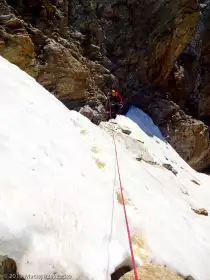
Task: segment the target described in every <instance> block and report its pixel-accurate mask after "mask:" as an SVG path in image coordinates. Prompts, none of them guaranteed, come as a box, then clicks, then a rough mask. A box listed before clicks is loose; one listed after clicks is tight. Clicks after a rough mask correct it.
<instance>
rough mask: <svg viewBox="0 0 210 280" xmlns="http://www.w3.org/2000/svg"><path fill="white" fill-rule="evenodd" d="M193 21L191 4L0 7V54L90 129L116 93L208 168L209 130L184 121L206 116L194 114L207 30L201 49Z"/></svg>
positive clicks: (113, 0) (203, 106)
mask: <svg viewBox="0 0 210 280" xmlns="http://www.w3.org/2000/svg"><path fill="white" fill-rule="evenodd" d="M199 21H200V12H199V4H198V2H197V0H190V1H187V0H183V1H178V2H176V3H174V1H172V0H170V1H169V0H158V1H152V0H150V1H143V0H141V1H137V0H128V1H127V0H126V1H119V0H110V1H97V0H92V1H90V0H80V1H78V0H72V1H68V0H57V1H52V0H51V1H50V0H40V1H35V0H14V1H11V0H7V1H6V0H1V1H0V54H1V55H2V56H4V57H5V58H7V59H8V60H9V61H11V62H13V63H15V64H16V65H18V66H19V67H20V68H21V69H23V70H24V71H26V72H28V73H29V74H30V75H31V76H33V77H34V78H35V79H37V81H39V82H40V83H41V84H42V85H43V86H44V87H45V88H47V89H48V90H49V91H50V92H51V93H52V94H54V95H56V96H57V97H58V98H59V99H60V100H61V101H63V102H64V104H66V106H67V107H69V108H70V109H76V110H80V111H81V113H83V114H84V115H86V116H87V117H89V118H90V119H91V120H92V121H93V122H95V123H99V122H100V121H101V120H104V119H106V118H107V114H106V94H107V92H108V91H109V90H110V88H111V87H114V88H117V89H118V90H120V92H121V93H122V94H123V96H124V98H125V100H126V101H127V102H128V103H127V104H128V105H129V104H135V105H136V106H139V107H141V108H143V109H144V110H145V111H146V112H147V113H148V114H150V115H151V116H152V117H153V119H154V121H155V122H156V124H158V125H159V126H160V128H161V130H162V132H163V133H164V135H165V136H166V137H167V139H168V141H169V142H170V143H171V144H172V145H173V146H174V147H175V148H176V149H177V151H178V152H179V153H180V155H181V156H182V157H183V158H184V159H185V160H186V161H187V162H188V163H189V164H190V165H191V166H193V167H194V168H196V169H198V170H201V169H203V168H204V167H207V166H208V165H209V164H210V147H209V132H208V127H207V126H205V125H204V124H203V123H202V122H201V121H197V120H196V119H193V118H192V117H190V116H193V117H195V118H199V117H201V116H207V115H208V114H206V113H199V114H198V112H206V111H208V102H203V101H202V100H204V99H205V100H208V98H209V97H208V87H206V85H207V84H208V75H207V73H208V71H207V70H205V69H206V68H205V67H200V68H199V65H200V64H199V62H200V60H205V61H206V62H205V63H207V64H208V59H207V57H208V39H207V38H208V34H207V33H208V29H207V30H206V31H205V32H207V33H205V35H204V39H203V42H204V43H202V41H201V39H200V38H201V36H200V33H201V29H202V30H203V25H202V24H199ZM196 28H197V31H196ZM205 38H206V39H205ZM190 42H191V43H190ZM201 43H202V44H201ZM186 47H187V48H186ZM192 50H193V51H192ZM183 51H184V52H183ZM205 53H206V54H207V55H205ZM180 54H181V55H180ZM207 68H208V67H207ZM198 69H199V71H198ZM201 96H202V98H201ZM198 97H199V98H198ZM197 100H199V101H197ZM198 108H199V110H198Z"/></svg>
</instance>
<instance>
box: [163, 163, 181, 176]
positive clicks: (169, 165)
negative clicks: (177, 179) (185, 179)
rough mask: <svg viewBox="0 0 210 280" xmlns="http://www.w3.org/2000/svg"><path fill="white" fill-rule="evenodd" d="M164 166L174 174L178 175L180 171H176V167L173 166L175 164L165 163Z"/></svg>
mask: <svg viewBox="0 0 210 280" xmlns="http://www.w3.org/2000/svg"><path fill="white" fill-rule="evenodd" d="M163 167H165V168H166V169H168V170H170V171H171V172H172V173H173V174H174V175H176V174H177V173H178V171H176V169H175V168H173V166H172V165H171V164H169V163H163Z"/></svg>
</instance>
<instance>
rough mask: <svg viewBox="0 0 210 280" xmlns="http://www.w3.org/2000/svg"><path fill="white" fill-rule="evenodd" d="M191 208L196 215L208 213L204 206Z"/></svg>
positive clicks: (206, 214)
mask: <svg viewBox="0 0 210 280" xmlns="http://www.w3.org/2000/svg"><path fill="white" fill-rule="evenodd" d="M192 210H193V211H194V212H195V213H196V214H198V215H203V216H208V215H209V213H208V211H207V210H206V209H204V208H199V209H192Z"/></svg>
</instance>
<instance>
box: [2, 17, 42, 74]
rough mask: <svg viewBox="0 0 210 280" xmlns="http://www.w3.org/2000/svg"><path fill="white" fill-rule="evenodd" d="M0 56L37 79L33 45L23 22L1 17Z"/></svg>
mask: <svg viewBox="0 0 210 280" xmlns="http://www.w3.org/2000/svg"><path fill="white" fill-rule="evenodd" d="M1 19H2V21H1V23H3V24H1V25H0V55H2V56H3V57H5V58H6V59H7V60H9V61H10V62H11V63H14V64H16V65H17V66H19V67H20V68H21V69H23V70H25V71H26V72H27V73H28V74H30V75H31V76H33V77H37V74H38V69H37V68H36V66H35V51H34V44H33V42H32V40H31V38H30V36H29V34H28V33H27V31H26V29H25V26H24V22H23V21H21V20H19V19H18V18H16V17H14V16H9V17H1Z"/></svg>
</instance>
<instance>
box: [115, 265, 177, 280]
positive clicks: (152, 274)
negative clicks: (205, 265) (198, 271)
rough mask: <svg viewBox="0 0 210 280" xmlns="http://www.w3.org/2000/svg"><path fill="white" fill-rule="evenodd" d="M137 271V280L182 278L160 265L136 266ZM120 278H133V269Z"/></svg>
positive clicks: (127, 279) (130, 279)
mask: <svg viewBox="0 0 210 280" xmlns="http://www.w3.org/2000/svg"><path fill="white" fill-rule="evenodd" d="M137 272H138V278H139V280H183V278H181V277H180V276H178V275H177V274H175V273H174V272H172V271H171V270H170V269H168V268H166V267H164V266H161V265H154V264H149V265H146V266H142V267H138V269H137ZM120 280H134V273H133V271H131V272H128V273H126V274H125V275H123V276H122V277H121V278H120Z"/></svg>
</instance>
